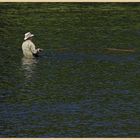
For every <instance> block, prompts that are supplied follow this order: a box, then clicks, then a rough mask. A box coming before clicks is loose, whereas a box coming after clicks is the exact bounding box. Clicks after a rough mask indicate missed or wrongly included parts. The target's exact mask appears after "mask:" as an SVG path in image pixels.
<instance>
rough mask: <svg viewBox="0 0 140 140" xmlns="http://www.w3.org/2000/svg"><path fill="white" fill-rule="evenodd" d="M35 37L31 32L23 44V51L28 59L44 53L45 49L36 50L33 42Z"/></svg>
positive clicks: (26, 35) (27, 34)
mask: <svg viewBox="0 0 140 140" xmlns="http://www.w3.org/2000/svg"><path fill="white" fill-rule="evenodd" d="M33 36H34V34H31V33H30V32H28V33H26V34H25V37H24V40H25V41H24V42H23V43H22V51H23V54H24V56H25V57H26V58H34V57H37V56H38V55H39V53H40V52H41V51H43V49H40V48H37V49H36V47H35V45H34V43H33V42H32V37H33Z"/></svg>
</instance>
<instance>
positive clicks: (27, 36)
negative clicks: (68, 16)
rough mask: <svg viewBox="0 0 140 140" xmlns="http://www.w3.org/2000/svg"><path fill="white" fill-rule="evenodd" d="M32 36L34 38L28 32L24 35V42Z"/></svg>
mask: <svg viewBox="0 0 140 140" xmlns="http://www.w3.org/2000/svg"><path fill="white" fill-rule="evenodd" d="M33 36H34V34H31V33H30V32H28V33H26V34H25V37H24V40H26V39H28V38H30V37H33Z"/></svg>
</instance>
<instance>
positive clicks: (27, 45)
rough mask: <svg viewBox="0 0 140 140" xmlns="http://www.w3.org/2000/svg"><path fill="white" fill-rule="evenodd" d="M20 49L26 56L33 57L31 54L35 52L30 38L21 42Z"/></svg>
mask: <svg viewBox="0 0 140 140" xmlns="http://www.w3.org/2000/svg"><path fill="white" fill-rule="evenodd" d="M22 51H23V54H24V56H25V57H27V58H33V57H34V56H33V54H35V53H37V50H36V49H35V45H34V44H33V42H32V41H31V40H26V41H24V42H23V44H22Z"/></svg>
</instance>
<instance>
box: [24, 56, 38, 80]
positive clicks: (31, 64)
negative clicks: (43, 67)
mask: <svg viewBox="0 0 140 140" xmlns="http://www.w3.org/2000/svg"><path fill="white" fill-rule="evenodd" d="M36 64H37V59H35V58H25V57H23V58H22V69H23V70H24V75H25V77H26V79H30V78H31V77H32V75H33V73H34V69H35V67H36Z"/></svg>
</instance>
